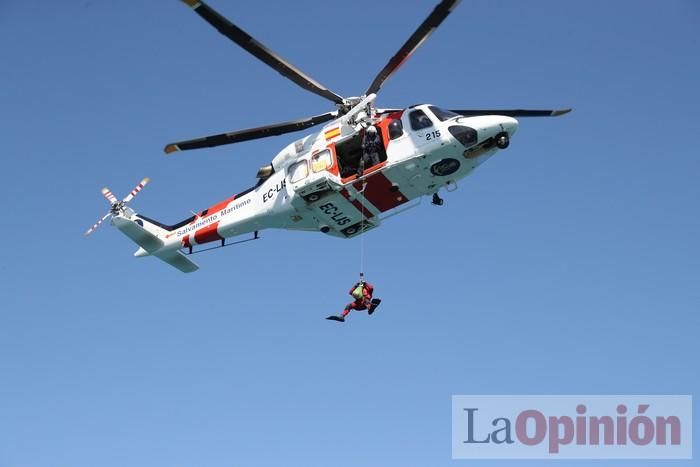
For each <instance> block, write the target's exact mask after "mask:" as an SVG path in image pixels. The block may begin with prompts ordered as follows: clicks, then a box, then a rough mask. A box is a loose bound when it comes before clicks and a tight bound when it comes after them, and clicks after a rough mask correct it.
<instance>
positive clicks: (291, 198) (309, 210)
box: [86, 0, 570, 272]
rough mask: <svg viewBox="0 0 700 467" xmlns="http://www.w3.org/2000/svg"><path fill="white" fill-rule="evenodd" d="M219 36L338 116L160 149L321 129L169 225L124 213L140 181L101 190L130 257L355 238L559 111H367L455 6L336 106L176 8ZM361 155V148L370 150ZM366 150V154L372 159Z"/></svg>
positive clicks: (267, 54)
mask: <svg viewBox="0 0 700 467" xmlns="http://www.w3.org/2000/svg"><path fill="white" fill-rule="evenodd" d="M183 1H184V3H186V4H187V5H188V6H190V7H191V8H192V9H193V10H194V11H195V12H196V13H197V14H198V15H199V16H201V17H202V18H203V19H204V20H205V21H207V22H208V23H209V24H211V25H212V26H214V27H215V28H216V29H217V30H218V31H219V32H220V33H221V34H223V35H224V36H226V37H228V38H229V39H231V40H232V41H233V42H235V43H236V44H238V45H239V46H241V47H242V48H243V49H245V50H246V51H248V52H249V53H251V54H252V55H253V56H255V57H256V58H258V59H259V60H261V61H263V62H264V63H266V64H267V65H269V66H270V67H272V68H274V69H275V70H277V71H278V72H279V73H280V74H282V75H283V76H285V77H287V78H289V79H290V80H292V81H293V82H294V83H296V84H297V85H299V86H301V87H302V88H304V89H306V90H308V91H311V92H313V93H314V94H317V95H319V96H321V97H323V98H325V99H327V100H329V101H331V102H333V103H334V104H335V107H336V109H335V110H334V111H332V112H327V113H324V114H321V115H315V116H312V117H309V118H304V119H300V120H294V121H288V122H283V123H277V124H273V125H268V126H264V127H258V128H250V129H245V130H239V131H234V132H230V133H223V134H218V135H213V136H206V137H203V138H198V139H193V140H187V141H180V142H177V143H172V144H168V145H167V146H166V147H165V152H166V153H172V152H175V151H185V150H190V149H197V148H205V147H214V146H220V145H224V144H231V143H238V142H241V141H249V140H253V139H258V138H265V137H268V136H274V135H281V134H285V133H291V132H295V131H299V130H304V129H306V128H310V127H312V126H316V125H321V124H323V127H322V129H321V130H320V131H318V132H316V133H312V134H310V135H308V136H305V137H303V138H301V139H298V140H296V141H294V142H292V143H290V144H289V145H288V146H287V147H285V148H284V149H282V150H281V151H280V152H279V153H278V154H277V155H276V156H275V157H274V158H273V159H272V162H271V163H270V164H268V165H265V166H263V167H261V168H260V170H259V171H258V173H257V178H258V182H257V184H256V185H255V186H254V187H252V188H250V189H248V190H245V191H243V192H241V193H238V194H235V195H233V196H231V197H229V198H228V199H225V200H223V201H221V202H219V203H217V204H214V205H213V206H211V207H209V208H207V209H204V210H203V211H201V212H199V213H197V214H195V215H193V216H191V217H189V218H187V219H185V220H183V221H182V222H179V223H177V224H174V225H166V224H163V223H161V222H158V221H156V220H153V219H151V218H149V217H146V216H144V215H142V214H139V213H136V212H135V211H134V210H133V209H131V208H130V207H129V206H128V203H129V201H131V200H132V199H133V197H134V196H135V195H136V194H137V193H138V192H139V191H140V190H141V189H142V188H143V187H144V186H145V185H146V183H148V180H149V179H148V178H145V179H143V180H142V181H141V183H139V185H138V186H137V187H136V188H135V189H134V190H133V191H132V192H131V193H130V194H129V195H128V196H126V197H125V198H124V199H123V200H121V201H120V200H118V199H117V198H116V197H115V196H114V195H113V194H112V193H111V192H110V191H109V189H107V188H104V189H103V190H102V193H103V194H104V196H105V197H106V198H107V200H108V201H109V203H110V204H111V208H110V210H109V212H108V213H107V214H106V215H105V216H104V217H103V218H102V219H101V220H100V221H98V222H97V223H96V224H95V225H93V226H92V227H91V228H90V229H89V230H88V231H87V232H86V235H87V234H90V233H91V232H93V231H94V230H95V229H96V228H97V227H98V226H99V225H100V224H101V223H102V222H103V221H104V220H106V219H107V218H108V217H111V222H112V224H113V225H114V226H116V227H117V228H118V229H119V230H120V231H122V232H123V233H124V234H125V235H127V236H128V237H129V238H131V239H132V240H133V241H134V242H136V243H137V244H138V245H139V247H140V248H139V249H138V250H137V251H136V252H135V253H134V256H149V255H150V256H155V257H157V258H159V259H161V260H163V261H165V262H166V263H168V264H170V265H172V266H174V267H176V268H177V269H179V270H180V271H183V272H193V271H195V270H197V269H198V266H197V265H196V264H195V263H194V262H192V261H191V260H190V259H189V258H188V257H187V256H188V254H192V253H193V248H194V247H195V246H196V245H204V244H209V243H212V242H217V243H216V244H215V245H216V246H225V245H226V239H227V238H230V237H235V236H239V235H242V234H251V233H254V237H253V238H257V233H258V231H259V230H262V229H267V228H278V229H289V230H305V231H311V232H323V233H324V234H328V235H333V236H336V237H340V238H352V237H355V236H357V235H360V234H362V233H363V232H366V231H367V230H370V229H373V228H376V227H378V226H379V225H381V222H382V220H383V219H385V218H386V217H388V216H390V215H394V214H396V213H398V212H402V211H403V210H404V209H405V208H407V207H410V205H411V204H412V203H411V202H413V201H420V199H421V198H422V197H423V196H426V195H428V196H431V195H432V196H433V202H434V203H435V204H441V203H442V200H441V199H440V197H439V196H438V191H439V190H440V189H441V188H445V187H447V189H449V188H450V186H455V185H454V184H455V183H456V181H457V180H459V179H461V178H463V177H465V176H467V175H469V174H470V173H471V172H472V171H473V170H474V169H475V168H476V167H478V166H479V165H480V164H482V163H483V162H484V161H485V160H486V159H488V158H489V157H491V156H493V155H494V154H495V153H496V152H498V151H499V150H501V149H505V148H507V147H508V145H509V143H510V138H511V137H512V136H513V134H514V133H515V132H516V130H517V128H518V121H517V120H516V119H515V118H514V117H546V116H557V115H562V114H564V113H567V112H569V111H570V109H564V110H521V109H518V110H445V109H441V108H439V107H435V106H433V105H428V104H425V105H414V106H411V107H408V108H406V109H380V108H377V107H375V105H374V101H375V98H376V96H377V92H379V89H380V88H381V86H382V85H383V84H384V82H385V81H386V80H387V79H388V78H389V77H390V76H391V75H392V74H393V73H394V72H396V70H397V69H398V68H399V67H400V66H401V64H402V63H403V62H404V61H406V60H407V59H408V57H410V55H411V54H412V53H413V52H414V51H415V50H416V49H417V48H418V47H419V46H420V45H421V44H422V43H423V42H424V41H425V40H426V39H427V38H428V36H429V35H430V34H431V33H432V32H433V31H434V30H435V28H437V27H438V26H439V25H440V23H442V21H443V20H444V19H445V18H446V17H447V16H448V15H449V14H450V12H451V11H452V10H453V9H454V8H455V7H456V6H457V4H458V3H459V0H442V1H441V2H440V3H439V4H438V5H437V6H436V7H435V9H434V10H433V11H432V13H430V15H428V17H427V18H426V19H425V21H423V23H422V24H421V25H420V26H419V27H418V29H416V31H415V32H414V33H413V34H412V35H411V37H409V39H408V40H407V41H406V43H405V44H404V45H403V46H402V47H401V48H400V49H399V51H398V52H397V53H396V54H395V55H394V56H393V57H392V58H391V59H390V60H389V62H388V63H387V64H386V66H385V67H384V68H383V69H382V70H381V71H380V72H379V74H378V75H377V76H376V78H375V79H374V81H372V83H371V84H370V86H369V87H368V88H367V90H366V91H365V92H364V94H362V95H361V96H359V97H350V98H344V97H342V96H340V95H338V94H336V93H335V92H333V91H331V90H329V89H328V88H326V87H325V86H323V85H321V84H320V83H318V82H317V81H315V80H313V79H312V78H311V77H309V76H308V75H306V74H305V73H303V72H302V71H301V70H299V69H297V68H295V67H294V66H293V65H291V64H290V63H289V62H287V61H286V60H284V59H282V58H281V57H280V56H279V55H277V54H276V53H274V52H273V51H271V50H270V49H268V48H267V47H265V46H264V45H263V44H261V43H260V42H258V41H257V40H255V39H254V38H253V37H251V36H250V35H248V34H247V33H246V32H245V31H243V30H242V29H240V28H239V27H238V26H236V25H234V24H232V23H231V22H230V21H228V20H227V19H226V18H224V17H223V16H221V15H220V14H219V13H217V12H216V11H214V10H213V9H212V8H211V7H210V6H208V5H207V4H205V3H204V2H201V1H197V0H183ZM368 148H369V149H368ZM368 151H371V153H369V154H368Z"/></svg>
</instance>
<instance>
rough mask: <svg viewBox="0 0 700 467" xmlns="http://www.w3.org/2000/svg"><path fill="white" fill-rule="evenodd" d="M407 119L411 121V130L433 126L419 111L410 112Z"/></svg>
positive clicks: (423, 113)
mask: <svg viewBox="0 0 700 467" xmlns="http://www.w3.org/2000/svg"><path fill="white" fill-rule="evenodd" d="M408 119H409V120H410V121H411V129H412V130H422V129H423V128H428V127H431V126H433V122H432V120H430V118H429V117H428V116H427V115H426V114H425V112H423V111H422V110H420V109H419V110H414V111H412V112H411V113H410V115H409V116H408Z"/></svg>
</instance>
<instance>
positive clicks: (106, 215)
mask: <svg viewBox="0 0 700 467" xmlns="http://www.w3.org/2000/svg"><path fill="white" fill-rule="evenodd" d="M110 214H112V213H111V212H108V213H107V214H105V215H104V217H103V218H102V219H100V220H99V221H97V222H95V225H93V226H92V227H90V228H89V229H87V232H85V235H90V234H91V233H93V232H94V231H95V230H96V229H97V228H98V227H99V226H100V224H102V223H103V222H104V221H105V219H107V218H108V217H109V216H110Z"/></svg>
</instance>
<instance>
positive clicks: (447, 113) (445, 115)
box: [428, 105, 461, 122]
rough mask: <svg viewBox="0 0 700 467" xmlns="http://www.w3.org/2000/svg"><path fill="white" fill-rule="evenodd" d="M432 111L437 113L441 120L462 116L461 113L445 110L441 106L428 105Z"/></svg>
mask: <svg viewBox="0 0 700 467" xmlns="http://www.w3.org/2000/svg"><path fill="white" fill-rule="evenodd" d="M428 108H429V109H430V111H431V112H432V113H434V114H435V116H436V117H437V118H438V120H440V121H441V122H444V121H445V120H449V119H451V118H455V117H461V115H460V114H456V113H454V112H452V111H451V110H445V109H441V108H440V107H435V106H434V105H431V106H430V107H428Z"/></svg>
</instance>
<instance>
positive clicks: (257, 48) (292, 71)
mask: <svg viewBox="0 0 700 467" xmlns="http://www.w3.org/2000/svg"><path fill="white" fill-rule="evenodd" d="M182 1H183V2H184V3H186V4H187V5H188V6H190V7H191V8H192V9H193V10H194V11H195V12H197V14H198V15H199V16H201V17H202V18H204V20H205V21H206V22H207V23H209V24H211V25H212V26H214V27H215V28H216V29H217V30H218V31H219V32H220V33H221V34H223V35H224V36H226V37H228V38H229V39H231V40H232V41H233V42H235V43H236V44H238V45H239V46H241V47H242V48H244V49H245V50H246V51H248V52H249V53H251V54H252V55H254V56H255V57H256V58H258V59H259V60H261V61H262V62H264V63H265V64H267V65H268V66H270V67H272V68H274V69H275V70H277V71H278V72H279V73H280V74H281V75H282V76H285V77H287V78H289V79H290V80H292V81H294V82H295V83H296V84H298V85H299V86H301V87H302V88H304V89H306V90H307V91H311V92H313V93H314V94H317V95H319V96H321V97H323V98H325V99H328V100H329V101H332V102H334V103H336V104H343V98H342V97H341V96H339V95H338V94H336V93H334V92H333V91H331V90H329V89H328V88H327V87H325V86H323V85H322V84H321V83H319V82H318V81H315V80H314V79H313V78H311V77H310V76H308V75H306V74H305V73H304V72H302V71H301V70H299V69H298V68H296V67H294V66H293V65H292V64H291V63H289V62H287V61H286V60H284V59H283V58H282V57H280V56H279V55H277V54H276V53H275V52H273V51H272V50H270V49H268V48H267V47H265V46H264V45H263V44H261V43H260V42H258V41H257V40H255V39H254V38H253V37H252V36H250V35H249V34H248V33H246V32H245V31H244V30H242V29H241V28H239V27H238V26H236V25H235V24H233V23H231V22H230V21H229V20H228V19H226V18H224V17H223V16H222V15H221V14H219V13H218V12H216V11H215V10H214V9H213V8H211V7H210V6H209V5H207V4H206V3H204V2H201V1H198V0H182Z"/></svg>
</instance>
